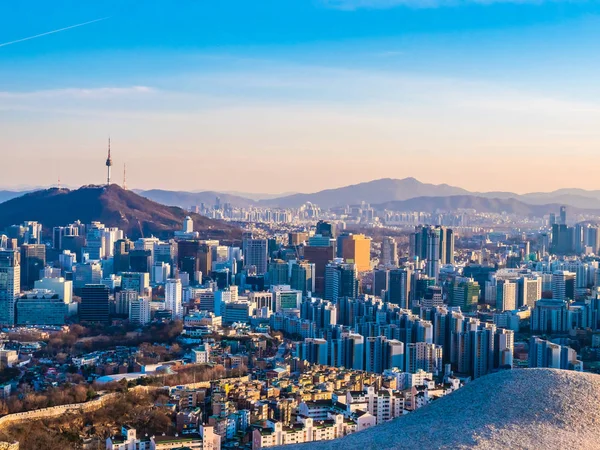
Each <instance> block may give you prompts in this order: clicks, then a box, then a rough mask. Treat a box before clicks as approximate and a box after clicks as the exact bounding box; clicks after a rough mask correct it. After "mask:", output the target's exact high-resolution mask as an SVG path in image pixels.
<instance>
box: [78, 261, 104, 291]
mask: <svg viewBox="0 0 600 450" xmlns="http://www.w3.org/2000/svg"><path fill="white" fill-rule="evenodd" d="M100 281H102V266H101V265H100V263H99V262H96V261H93V262H87V263H77V264H75V267H74V268H73V289H74V290H75V292H79V291H80V290H81V289H83V287H84V286H86V285H88V284H99V283H100Z"/></svg>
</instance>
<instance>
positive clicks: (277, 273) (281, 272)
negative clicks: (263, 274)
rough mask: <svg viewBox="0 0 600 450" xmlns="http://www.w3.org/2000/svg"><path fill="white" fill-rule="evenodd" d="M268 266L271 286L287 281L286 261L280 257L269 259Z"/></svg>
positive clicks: (287, 268) (287, 267)
mask: <svg viewBox="0 0 600 450" xmlns="http://www.w3.org/2000/svg"><path fill="white" fill-rule="evenodd" d="M268 267H269V271H268V274H269V284H270V285H271V286H277V285H279V284H287V283H288V273H289V266H288V263H287V262H285V261H283V260H282V259H276V260H274V261H271V262H270V263H269V265H268Z"/></svg>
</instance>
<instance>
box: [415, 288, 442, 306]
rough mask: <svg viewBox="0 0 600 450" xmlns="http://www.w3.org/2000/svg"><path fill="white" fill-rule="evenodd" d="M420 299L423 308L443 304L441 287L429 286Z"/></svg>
mask: <svg viewBox="0 0 600 450" xmlns="http://www.w3.org/2000/svg"><path fill="white" fill-rule="evenodd" d="M420 301H421V306H422V307H423V308H436V307H438V306H442V305H443V304H444V299H443V296H442V288H441V287H439V286H429V287H428V288H427V291H425V295H424V296H423V298H422V299H420Z"/></svg>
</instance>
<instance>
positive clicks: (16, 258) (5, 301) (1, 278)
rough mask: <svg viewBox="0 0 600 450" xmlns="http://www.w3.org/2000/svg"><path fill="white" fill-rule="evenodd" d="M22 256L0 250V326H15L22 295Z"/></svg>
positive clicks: (10, 251)
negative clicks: (17, 306)
mask: <svg viewBox="0 0 600 450" xmlns="http://www.w3.org/2000/svg"><path fill="white" fill-rule="evenodd" d="M20 257H21V255H20V254H19V253H18V252H17V251H16V250H3V249H0V324H1V325H8V326H12V325H14V324H15V303H16V301H17V298H18V297H19V294H20V293H21V264H20Z"/></svg>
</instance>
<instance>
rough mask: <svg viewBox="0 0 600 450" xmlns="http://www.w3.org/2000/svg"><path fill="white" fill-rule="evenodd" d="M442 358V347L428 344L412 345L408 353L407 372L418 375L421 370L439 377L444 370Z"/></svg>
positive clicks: (408, 348) (416, 343) (408, 347)
mask: <svg viewBox="0 0 600 450" xmlns="http://www.w3.org/2000/svg"><path fill="white" fill-rule="evenodd" d="M442 358H443V349H442V346H441V345H435V344H431V343H428V342H414V343H410V344H408V346H407V352H406V361H407V366H406V371H407V372H409V373H417V372H418V371H419V370H424V371H425V372H428V373H433V374H434V375H437V374H439V373H440V372H441V371H442V369H443V363H442Z"/></svg>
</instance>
